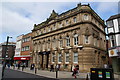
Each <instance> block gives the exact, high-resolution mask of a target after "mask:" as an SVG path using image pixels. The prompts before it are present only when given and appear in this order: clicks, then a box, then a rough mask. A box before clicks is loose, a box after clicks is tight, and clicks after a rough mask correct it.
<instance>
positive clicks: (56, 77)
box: [56, 70, 58, 78]
mask: <svg viewBox="0 0 120 80" xmlns="http://www.w3.org/2000/svg"><path fill="white" fill-rule="evenodd" d="M56 78H58V70H56Z"/></svg>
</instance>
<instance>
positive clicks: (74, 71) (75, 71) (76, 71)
mask: <svg viewBox="0 0 120 80" xmlns="http://www.w3.org/2000/svg"><path fill="white" fill-rule="evenodd" d="M77 73H78V70H77V68H76V67H75V68H74V70H73V74H72V76H74V77H75V78H77V76H76V74H77Z"/></svg>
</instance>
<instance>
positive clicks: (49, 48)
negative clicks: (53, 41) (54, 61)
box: [48, 41, 50, 50]
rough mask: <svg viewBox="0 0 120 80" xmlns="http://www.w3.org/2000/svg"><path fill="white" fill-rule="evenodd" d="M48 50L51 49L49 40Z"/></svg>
mask: <svg viewBox="0 0 120 80" xmlns="http://www.w3.org/2000/svg"><path fill="white" fill-rule="evenodd" d="M48 50H50V41H49V42H48Z"/></svg>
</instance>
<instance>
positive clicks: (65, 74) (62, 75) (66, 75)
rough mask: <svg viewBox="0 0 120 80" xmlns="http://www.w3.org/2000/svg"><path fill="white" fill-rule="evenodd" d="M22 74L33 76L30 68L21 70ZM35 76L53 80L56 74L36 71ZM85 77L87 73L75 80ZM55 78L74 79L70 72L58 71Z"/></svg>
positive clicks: (83, 79) (33, 72)
mask: <svg viewBox="0 0 120 80" xmlns="http://www.w3.org/2000/svg"><path fill="white" fill-rule="evenodd" d="M14 70H18V69H17V68H16V69H14ZM18 71H22V69H20V70H18ZM23 72H26V73H31V74H35V71H34V70H30V68H25V69H24V70H23ZM36 75H39V76H44V77H48V78H54V79H55V78H56V72H50V71H48V70H37V73H36ZM86 77H87V73H79V75H77V78H78V79H79V80H85V79H86ZM57 78H58V79H60V80H66V79H69V80H73V79H74V77H73V76H72V72H67V71H58V77H57Z"/></svg>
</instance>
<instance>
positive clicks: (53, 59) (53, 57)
mask: <svg viewBox="0 0 120 80" xmlns="http://www.w3.org/2000/svg"><path fill="white" fill-rule="evenodd" d="M52 62H55V53H53V54H52Z"/></svg>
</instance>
